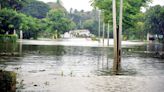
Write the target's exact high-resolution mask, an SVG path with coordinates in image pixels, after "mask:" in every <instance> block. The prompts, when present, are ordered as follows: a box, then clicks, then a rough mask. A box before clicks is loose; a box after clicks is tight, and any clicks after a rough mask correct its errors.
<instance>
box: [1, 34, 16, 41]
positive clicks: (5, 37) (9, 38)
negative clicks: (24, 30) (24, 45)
mask: <svg viewBox="0 0 164 92" xmlns="http://www.w3.org/2000/svg"><path fill="white" fill-rule="evenodd" d="M17 39H18V37H17V35H2V34H0V42H16V41H17Z"/></svg>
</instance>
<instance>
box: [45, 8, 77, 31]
mask: <svg viewBox="0 0 164 92" xmlns="http://www.w3.org/2000/svg"><path fill="white" fill-rule="evenodd" d="M47 19H48V21H49V28H50V29H49V30H51V32H53V31H55V30H57V31H58V32H59V33H64V32H67V31H69V30H71V29H73V28H74V27H75V23H73V22H72V21H71V20H70V19H68V18H67V16H66V14H65V12H64V11H61V10H51V11H50V12H49V13H48V15H47Z"/></svg>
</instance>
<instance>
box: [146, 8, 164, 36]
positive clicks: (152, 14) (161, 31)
mask: <svg viewBox="0 0 164 92" xmlns="http://www.w3.org/2000/svg"><path fill="white" fill-rule="evenodd" d="M145 29H146V30H148V31H149V32H150V33H152V34H157V35H163V37H164V6H160V5H157V6H154V7H151V8H150V9H149V10H147V12H146V16H145Z"/></svg>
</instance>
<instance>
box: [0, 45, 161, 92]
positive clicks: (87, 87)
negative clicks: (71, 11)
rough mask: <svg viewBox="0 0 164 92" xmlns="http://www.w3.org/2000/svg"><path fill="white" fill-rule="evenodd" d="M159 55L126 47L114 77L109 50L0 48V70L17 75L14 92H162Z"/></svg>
mask: <svg viewBox="0 0 164 92" xmlns="http://www.w3.org/2000/svg"><path fill="white" fill-rule="evenodd" d="M162 51H164V47H163V45H160V44H149V45H142V46H127V47H126V46H125V47H124V48H123V49H122V53H123V55H122V63H121V66H122V71H121V72H120V75H117V76H113V75H111V72H110V71H111V68H112V63H113V48H112V47H98V46H95V47H94V46H88V47H87V46H82V47H81V46H61V45H32V44H31V45H27V44H25V45H20V44H19V43H17V44H3V45H2V44H0V53H1V56H0V68H1V69H4V70H8V71H15V72H16V73H17V81H18V83H17V88H18V89H17V91H37V92H38V91H41V92H45V91H46V92H49V91H52V92H110V91H113V92H120V91H121V92H145V91H146V92H155V91H156V92H162V90H164V88H163V87H164V82H162V80H163V79H164V59H162V58H160V57H159V56H158V54H157V52H162ZM5 53H7V54H5ZM157 84H158V86H157ZM143 85H145V87H146V88H142V86H143ZM135 87H137V88H136V89H135ZM151 88H154V89H153V90H151ZM77 90H78V91H77Z"/></svg>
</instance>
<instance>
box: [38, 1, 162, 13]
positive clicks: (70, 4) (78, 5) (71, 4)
mask: <svg viewBox="0 0 164 92" xmlns="http://www.w3.org/2000/svg"><path fill="white" fill-rule="evenodd" d="M39 1H43V2H55V1H56V0H39ZM89 1H90V0H62V2H63V5H64V7H65V8H66V9H67V10H68V11H69V9H70V8H73V9H77V10H84V11H90V10H92V9H93V8H92V6H90V3H89ZM157 4H160V5H164V0H153V3H152V4H150V5H151V6H154V5H157Z"/></svg>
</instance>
